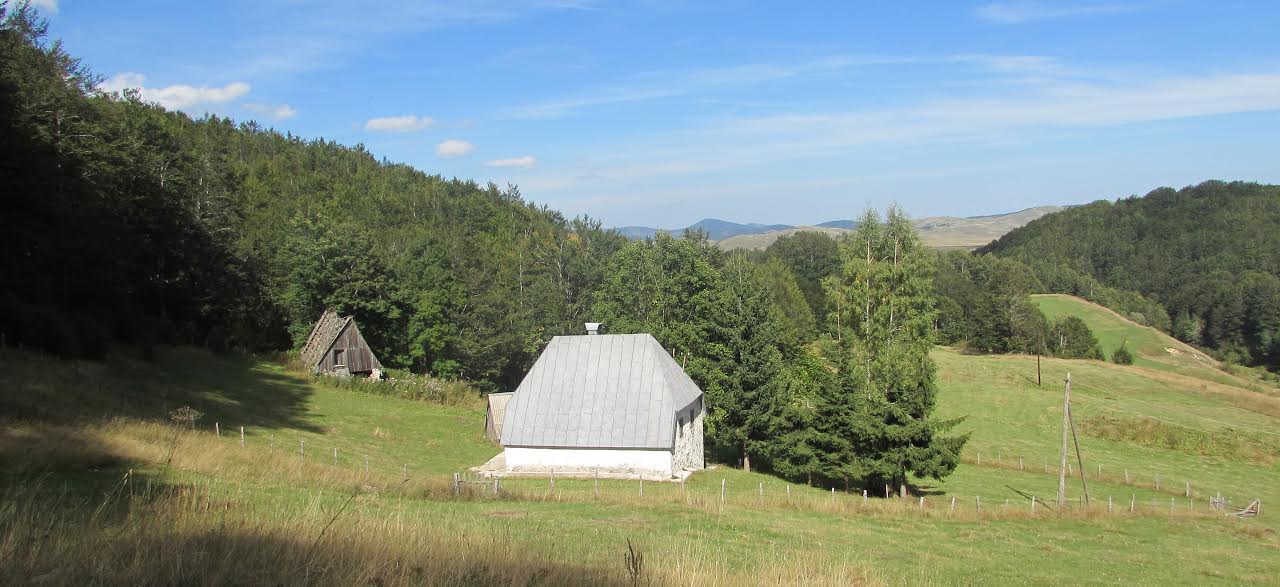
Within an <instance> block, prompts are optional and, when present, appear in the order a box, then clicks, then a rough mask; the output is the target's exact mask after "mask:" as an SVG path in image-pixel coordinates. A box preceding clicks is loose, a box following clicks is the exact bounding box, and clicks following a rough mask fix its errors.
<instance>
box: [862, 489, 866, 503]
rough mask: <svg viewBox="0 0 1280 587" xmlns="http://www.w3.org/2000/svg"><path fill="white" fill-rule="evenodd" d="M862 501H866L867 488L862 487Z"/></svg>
mask: <svg viewBox="0 0 1280 587" xmlns="http://www.w3.org/2000/svg"><path fill="white" fill-rule="evenodd" d="M862 503H864V504H865V503H867V490H866V489H863V490H862Z"/></svg>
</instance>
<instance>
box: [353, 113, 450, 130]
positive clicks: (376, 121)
mask: <svg viewBox="0 0 1280 587" xmlns="http://www.w3.org/2000/svg"><path fill="white" fill-rule="evenodd" d="M435 123H436V121H435V119H433V118H431V117H430V116H416V115H413V114H409V115H405V116H385V117H382V118H370V119H369V120H368V121H366V122H365V123H364V129H365V130H367V131H371V132H417V131H420V130H426V129H427V127H430V126H431V125H433V124H435Z"/></svg>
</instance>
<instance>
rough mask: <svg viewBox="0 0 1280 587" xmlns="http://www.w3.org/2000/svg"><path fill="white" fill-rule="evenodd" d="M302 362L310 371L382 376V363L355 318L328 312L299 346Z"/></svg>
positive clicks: (342, 375) (341, 374)
mask: <svg viewBox="0 0 1280 587" xmlns="http://www.w3.org/2000/svg"><path fill="white" fill-rule="evenodd" d="M302 361H303V363H304V364H305V365H306V366H307V368H308V369H310V370H311V372H313V373H317V374H320V373H323V374H326V375H337V376H340V377H347V376H351V375H362V376H366V377H374V378H381V377H382V363H379V362H378V357H376V356H374V354H373V350H371V349H370V348H369V343H368V342H366V341H365V340H364V336H362V335H361V334H360V327H359V326H357V325H356V321H355V318H353V317H351V316H347V317H345V318H341V317H339V316H338V314H337V313H336V312H333V311H328V312H325V313H324V315H323V316H320V319H319V320H316V325H315V326H314V327H312V328H311V334H309V335H307V342H306V343H305V344H303V345H302Z"/></svg>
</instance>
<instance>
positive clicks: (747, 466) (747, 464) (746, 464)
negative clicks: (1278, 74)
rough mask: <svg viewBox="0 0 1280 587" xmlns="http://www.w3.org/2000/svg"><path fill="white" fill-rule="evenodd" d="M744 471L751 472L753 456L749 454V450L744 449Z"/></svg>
mask: <svg viewBox="0 0 1280 587" xmlns="http://www.w3.org/2000/svg"><path fill="white" fill-rule="evenodd" d="M742 470H743V471H746V472H748V473H750V472H751V455H749V454H747V449H745V448H743V449H742Z"/></svg>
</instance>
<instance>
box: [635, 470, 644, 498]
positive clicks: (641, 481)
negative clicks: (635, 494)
mask: <svg viewBox="0 0 1280 587" xmlns="http://www.w3.org/2000/svg"><path fill="white" fill-rule="evenodd" d="M636 477H637V478H638V479H640V497H644V475H641V474H639V473H636Z"/></svg>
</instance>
